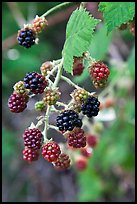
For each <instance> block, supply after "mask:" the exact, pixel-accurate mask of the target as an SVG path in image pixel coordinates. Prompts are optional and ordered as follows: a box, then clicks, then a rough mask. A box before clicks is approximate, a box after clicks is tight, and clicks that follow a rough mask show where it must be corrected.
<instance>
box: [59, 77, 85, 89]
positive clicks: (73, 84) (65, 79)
mask: <svg viewBox="0 0 137 204" xmlns="http://www.w3.org/2000/svg"><path fill="white" fill-rule="evenodd" d="M61 79H63V80H64V81H66V82H67V83H68V84H70V85H71V86H74V87H75V88H76V89H78V88H81V87H79V86H78V85H76V84H75V83H73V82H72V81H71V80H70V79H69V78H67V77H65V76H61Z"/></svg>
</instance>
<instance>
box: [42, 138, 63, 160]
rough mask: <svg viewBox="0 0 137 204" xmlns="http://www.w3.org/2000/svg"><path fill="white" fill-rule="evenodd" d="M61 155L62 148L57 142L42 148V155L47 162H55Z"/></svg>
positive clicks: (49, 143)
mask: <svg viewBox="0 0 137 204" xmlns="http://www.w3.org/2000/svg"><path fill="white" fill-rule="evenodd" d="M60 153H61V150H60V147H59V145H58V144H57V143H56V142H54V141H53V142H52V141H51V142H48V143H47V144H44V145H43V146H42V155H43V157H44V159H45V160H47V161H49V162H55V161H56V160H57V159H58V157H59V155H60Z"/></svg>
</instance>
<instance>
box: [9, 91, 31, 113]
mask: <svg viewBox="0 0 137 204" xmlns="http://www.w3.org/2000/svg"><path fill="white" fill-rule="evenodd" d="M27 102H28V96H27V95H24V94H22V95H21V94H17V93H16V92H13V94H11V96H10V98H9V99H8V107H9V109H10V111H11V112H14V113H20V112H23V111H24V109H25V108H27Z"/></svg>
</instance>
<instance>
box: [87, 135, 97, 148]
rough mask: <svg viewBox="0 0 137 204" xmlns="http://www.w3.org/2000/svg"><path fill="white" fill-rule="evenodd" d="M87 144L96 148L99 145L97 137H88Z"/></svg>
mask: <svg viewBox="0 0 137 204" xmlns="http://www.w3.org/2000/svg"><path fill="white" fill-rule="evenodd" d="M87 144H88V145H89V146H90V147H92V148H94V147H96V146H97V144H98V138H97V136H95V135H87Z"/></svg>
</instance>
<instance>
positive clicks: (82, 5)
mask: <svg viewBox="0 0 137 204" xmlns="http://www.w3.org/2000/svg"><path fill="white" fill-rule="evenodd" d="M87 3H88V2H81V4H80V8H81V7H82V8H85V7H86V4H87Z"/></svg>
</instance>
